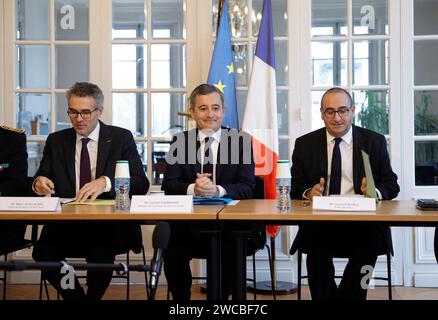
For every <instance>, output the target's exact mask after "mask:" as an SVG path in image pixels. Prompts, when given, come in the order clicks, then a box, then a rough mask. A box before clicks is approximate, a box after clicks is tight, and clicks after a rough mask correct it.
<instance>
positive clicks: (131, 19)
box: [113, 0, 147, 39]
mask: <svg viewBox="0 0 438 320" xmlns="http://www.w3.org/2000/svg"><path fill="white" fill-rule="evenodd" d="M145 13H146V9H145V1H144V0H129V1H126V0H113V39H146V38H147V32H146V17H145Z"/></svg>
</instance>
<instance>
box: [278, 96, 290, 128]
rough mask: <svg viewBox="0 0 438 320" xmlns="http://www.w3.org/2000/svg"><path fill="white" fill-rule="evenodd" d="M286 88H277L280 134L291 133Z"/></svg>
mask: <svg viewBox="0 0 438 320" xmlns="http://www.w3.org/2000/svg"><path fill="white" fill-rule="evenodd" d="M287 94H288V91H286V90H277V123H278V134H279V135H288V134H289V118H288V103H287Z"/></svg>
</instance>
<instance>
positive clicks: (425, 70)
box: [414, 40, 438, 85]
mask: <svg viewBox="0 0 438 320" xmlns="http://www.w3.org/2000/svg"><path fill="white" fill-rule="evenodd" d="M437 56H438V41H437V40H428V41H415V42H414V72H415V85H438V63H436V57H437Z"/></svg>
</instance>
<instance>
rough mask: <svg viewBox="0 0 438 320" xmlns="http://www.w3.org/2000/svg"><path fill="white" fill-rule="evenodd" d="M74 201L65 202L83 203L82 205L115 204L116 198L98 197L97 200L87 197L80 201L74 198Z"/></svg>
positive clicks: (68, 203) (66, 203) (67, 203)
mask: <svg viewBox="0 0 438 320" xmlns="http://www.w3.org/2000/svg"><path fill="white" fill-rule="evenodd" d="M73 200H74V201H71V202H64V203H65V205H67V206H68V205H70V204H82V205H89V206H108V205H110V206H114V205H115V200H113V199H96V200H90V199H87V200H85V201H83V202H79V201H75V199H73Z"/></svg>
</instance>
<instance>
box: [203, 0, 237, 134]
mask: <svg viewBox="0 0 438 320" xmlns="http://www.w3.org/2000/svg"><path fill="white" fill-rule="evenodd" d="M219 1H220V0H219ZM207 82H208V83H209V84H212V85H214V86H216V87H217V88H218V89H219V90H221V91H222V92H223V93H224V96H225V106H226V108H227V110H226V112H225V118H224V122H223V126H225V127H229V128H236V129H238V128H239V119H238V115H237V101H236V79H235V72H234V65H233V57H232V55H231V37H230V27H229V24H228V0H225V1H224V5H223V7H222V13H221V15H220V21H219V28H218V31H217V37H216V43H215V45H214V52H213V57H212V59H211V64H210V71H209V73H208V80H207Z"/></svg>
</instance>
